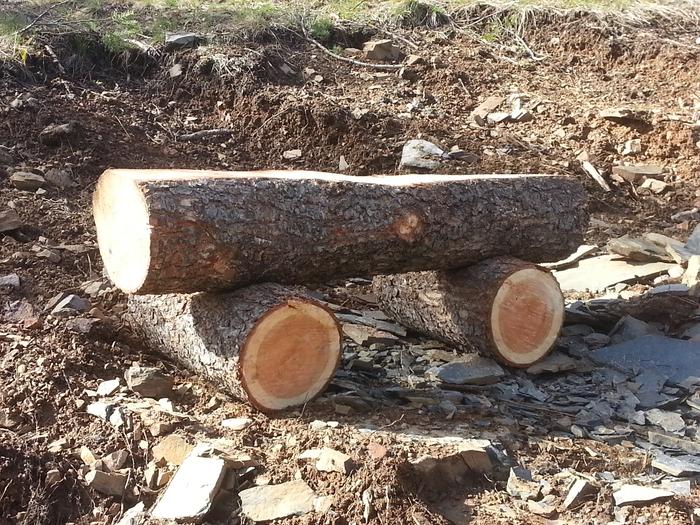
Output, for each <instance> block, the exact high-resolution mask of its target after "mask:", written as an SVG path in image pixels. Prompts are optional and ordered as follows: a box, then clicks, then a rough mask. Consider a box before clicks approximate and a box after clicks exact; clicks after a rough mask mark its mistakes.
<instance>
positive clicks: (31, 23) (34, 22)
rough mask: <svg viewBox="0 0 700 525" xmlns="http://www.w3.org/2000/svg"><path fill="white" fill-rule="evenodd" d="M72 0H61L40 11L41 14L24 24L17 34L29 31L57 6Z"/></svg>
mask: <svg viewBox="0 0 700 525" xmlns="http://www.w3.org/2000/svg"><path fill="white" fill-rule="evenodd" d="M70 1H71V0H63V2H59V3H57V4H53V5H50V6H49V7H47V8H46V9H44V10H43V11H42V12H41V13H39V16H37V17H36V18H35V19H34V20H32V21H31V22H29V23H28V24H27V25H26V26H24V27H23V28H22V29H20V30H19V31H17V32H16V33H15V34H17V35H21V34H22V33H25V32H27V31H29V30H30V29H31V28H32V27H34V26H35V25H36V24H38V23H39V21H40V20H41V19H42V18H44V17H45V16H46V15H48V14H49V13H50V12H51V11H53V10H54V9H56V8H57V7H60V6H62V5H64V4H67V3H68V2H70Z"/></svg>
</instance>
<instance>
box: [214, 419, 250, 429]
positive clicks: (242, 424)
mask: <svg viewBox="0 0 700 525" xmlns="http://www.w3.org/2000/svg"><path fill="white" fill-rule="evenodd" d="M252 423H253V420H252V419H250V418H249V417H234V418H230V419H224V420H223V421H222V422H221V426H222V427H224V428H229V429H231V430H245V429H246V428H248V427H249V426H250V425H251V424H252Z"/></svg>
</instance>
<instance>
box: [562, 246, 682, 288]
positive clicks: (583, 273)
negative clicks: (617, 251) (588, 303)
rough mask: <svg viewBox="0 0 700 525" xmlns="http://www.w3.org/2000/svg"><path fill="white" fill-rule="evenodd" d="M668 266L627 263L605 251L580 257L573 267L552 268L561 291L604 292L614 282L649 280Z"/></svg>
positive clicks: (668, 265) (667, 264) (655, 263)
mask: <svg viewBox="0 0 700 525" xmlns="http://www.w3.org/2000/svg"><path fill="white" fill-rule="evenodd" d="M672 266H673V265H672V264H670V263H665V262H652V263H635V262H628V261H624V260H620V258H619V256H617V255H612V254H608V255H600V256H598V257H591V258H590V259H584V260H582V261H579V263H578V265H577V266H575V267H573V268H568V269H566V270H561V271H555V272H554V277H555V278H556V279H557V281H558V282H559V285H560V286H561V289H562V290H563V291H567V290H574V291H578V292H585V291H591V292H604V291H605V289H606V288H609V287H611V286H614V285H616V284H618V283H623V282H636V281H640V280H644V279H651V278H653V277H656V276H657V275H661V274H663V273H666V272H668V270H669V269H670V268H671V267H672Z"/></svg>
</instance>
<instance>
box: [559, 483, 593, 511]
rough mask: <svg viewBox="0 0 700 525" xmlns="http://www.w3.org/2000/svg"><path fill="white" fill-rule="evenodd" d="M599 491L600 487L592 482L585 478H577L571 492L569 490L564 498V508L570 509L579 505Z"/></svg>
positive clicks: (570, 489)
mask: <svg viewBox="0 0 700 525" xmlns="http://www.w3.org/2000/svg"><path fill="white" fill-rule="evenodd" d="M597 491H598V489H597V488H596V486H595V485H593V484H592V483H589V482H588V481H586V480H585V479H577V480H576V481H574V482H573V483H572V484H571V487H570V488H569V492H567V494H566V498H564V508H565V509H570V508H573V507H577V506H579V505H580V504H581V503H582V502H583V501H585V500H586V499H587V498H589V497H591V496H592V495H593V494H595V493H596V492H597Z"/></svg>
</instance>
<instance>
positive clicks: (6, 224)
mask: <svg viewBox="0 0 700 525" xmlns="http://www.w3.org/2000/svg"><path fill="white" fill-rule="evenodd" d="M23 224H24V223H23V222H22V220H21V219H20V218H19V215H17V212H16V211H15V210H13V209H12V208H7V209H5V210H0V233H4V232H11V231H14V230H17V229H19V228H21V227H22V226H23Z"/></svg>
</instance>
